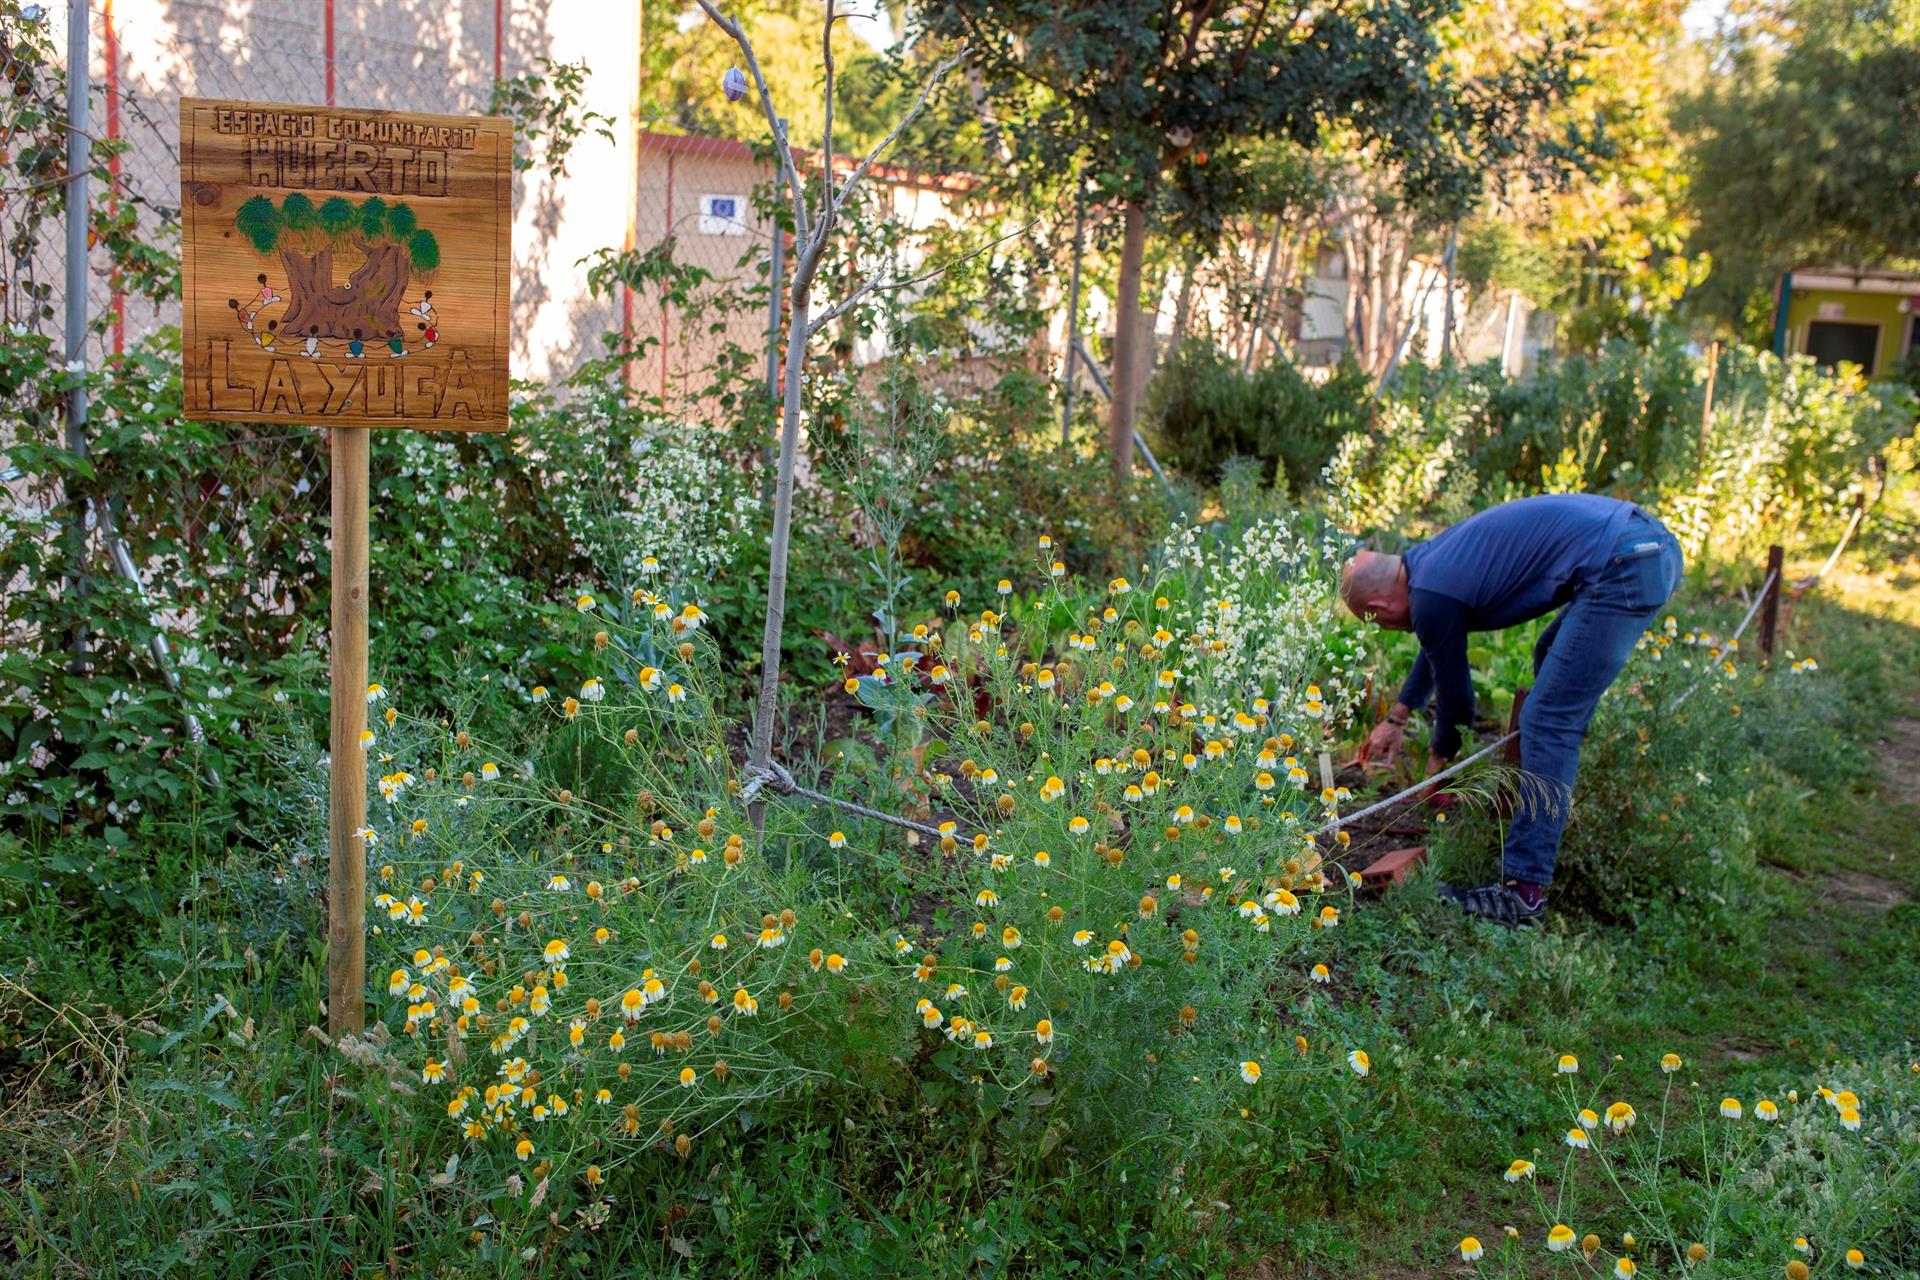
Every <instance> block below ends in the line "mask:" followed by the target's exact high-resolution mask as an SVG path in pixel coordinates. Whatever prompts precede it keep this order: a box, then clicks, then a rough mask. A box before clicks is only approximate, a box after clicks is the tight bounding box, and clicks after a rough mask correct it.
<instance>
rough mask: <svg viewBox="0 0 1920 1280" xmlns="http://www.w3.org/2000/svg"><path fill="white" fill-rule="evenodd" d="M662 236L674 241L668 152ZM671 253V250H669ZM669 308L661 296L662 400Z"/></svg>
mask: <svg viewBox="0 0 1920 1280" xmlns="http://www.w3.org/2000/svg"><path fill="white" fill-rule="evenodd" d="M669 145H671V144H669ZM661 234H662V235H663V236H664V237H665V238H666V239H668V240H671V239H673V152H672V151H671V150H669V151H668V152H667V221H666V225H665V226H664V227H663V228H662V229H661ZM669 252H671V250H669ZM671 318H672V317H671V315H670V314H669V309H668V307H667V296H666V294H665V292H664V291H663V292H662V293H661V295H660V398H661V399H662V400H664V399H666V398H667V325H668V322H669V321H670V320H671Z"/></svg>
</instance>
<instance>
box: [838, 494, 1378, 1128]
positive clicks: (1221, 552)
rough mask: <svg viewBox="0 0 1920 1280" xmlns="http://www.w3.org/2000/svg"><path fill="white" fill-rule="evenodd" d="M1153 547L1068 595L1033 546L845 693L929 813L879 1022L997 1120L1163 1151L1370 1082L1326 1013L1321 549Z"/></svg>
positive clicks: (1071, 585)
mask: <svg viewBox="0 0 1920 1280" xmlns="http://www.w3.org/2000/svg"><path fill="white" fill-rule="evenodd" d="M1159 561H1160V564H1159V567H1157V568H1153V567H1149V568H1148V569H1146V570H1145V571H1144V572H1143V573H1142V575H1141V577H1140V579H1139V580H1138V581H1130V580H1128V579H1126V578H1115V579H1112V580H1110V581H1108V582H1107V583H1105V584H1104V586H1102V585H1101V584H1098V583H1094V584H1085V585H1082V584H1079V583H1077V582H1075V581H1073V580H1071V579H1070V578H1068V577H1066V576H1065V575H1064V574H1063V573H1062V566H1060V565H1059V564H1058V562H1056V561H1054V560H1053V558H1052V547H1051V544H1050V540H1048V539H1042V540H1041V543H1040V545H1039V546H1038V547H1037V548H1036V552H1035V558H1034V560H1033V562H1032V564H1031V565H1030V566H1028V567H1027V568H1026V569H1024V570H1021V571H1019V572H1018V575H1017V577H1018V585H1017V586H1016V576H1015V575H1014V574H1012V573H1010V574H1009V576H1008V577H1007V578H1006V579H1004V580H1003V582H1002V586H1001V588H1000V591H1001V594H1000V596H999V597H998V598H997V599H995V600H994V601H992V602H991V603H989V604H988V607H985V608H978V607H974V606H976V605H977V604H978V603H979V602H968V601H964V600H960V599H957V598H953V599H950V609H951V613H952V616H951V617H950V618H949V619H947V620H944V621H943V622H941V623H939V624H936V625H932V626H923V627H919V628H916V629H915V632H914V633H913V636H912V637H911V639H912V643H911V644H909V645H906V646H903V648H902V650H901V651H900V652H898V653H895V654H891V655H882V657H883V659H884V660H883V661H882V662H880V663H879V664H878V666H879V669H878V671H876V672H875V673H874V674H870V675H862V676H858V677H853V678H850V679H849V680H848V682H847V683H848V686H849V688H850V690H853V691H855V692H857V693H858V694H859V696H860V698H861V700H862V701H863V702H865V703H866V704H867V705H869V706H871V707H873V708H875V710H876V711H877V712H879V713H880V715H881V717H882V718H883V723H884V724H885V725H887V726H890V728H889V730H888V731H889V732H891V733H892V734H894V736H895V737H896V739H897V740H898V743H897V745H900V746H909V747H910V749H911V750H913V751H916V752H918V753H921V754H922V755H923V756H924V758H925V759H926V760H927V761H928V762H929V763H928V764H927V765H926V772H927V775H928V776H927V779H926V795H927V803H926V809H927V816H928V818H929V819H931V820H934V821H938V822H939V823H940V827H939V830H940V835H939V837H938V838H937V840H936V841H934V842H933V843H935V844H936V845H937V854H935V853H925V854H923V855H921V856H924V857H927V858H929V859H931V860H932V862H933V868H934V875H933V884H934V886H935V887H934V888H933V890H932V892H930V893H929V894H928V895H927V901H926V903H925V904H924V905H925V906H926V907H928V909H929V911H928V918H927V920H926V921H925V922H924V923H921V924H913V923H909V922H905V921H903V922H901V927H900V937H899V940H898V941H897V942H896V944H895V946H896V949H897V951H898V953H899V957H898V959H897V961H896V966H897V969H898V970H899V972H900V973H901V974H902V975H903V978H905V979H906V981H903V982H902V983H901V984H900V985H901V987H902V988H904V990H903V991H902V994H899V995H895V996H894V997H893V1000H894V1004H895V1009H894V1013H895V1016H897V1017H898V1018H899V1019H901V1020H902V1022H903V1023H905V1024H906V1025H907V1026H908V1027H909V1028H911V1029H912V1030H913V1031H914V1033H915V1034H916V1035H917V1036H919V1037H920V1038H921V1048H922V1052H923V1055H924V1056H925V1057H926V1058H927V1059H929V1060H930V1061H931V1063H932V1064H933V1065H934V1066H935V1067H936V1068H937V1069H938V1070H940V1071H941V1072H943V1073H944V1074H946V1075H947V1076H948V1077H950V1079H951V1082H952V1084H953V1085H954V1086H955V1087H956V1088H957V1089H958V1090H960V1091H962V1092H964V1094H966V1095H970V1096H971V1097H972V1098H974V1099H975V1100H977V1101H978V1102H980V1103H981V1104H982V1105H984V1106H986V1107H987V1108H988V1109H989V1110H991V1111H1001V1110H1005V1111H1006V1112H1007V1113H1008V1114H1011V1115H1016V1116H1017V1115H1019V1114H1021V1113H1022V1112H1026V1111H1029V1110H1030V1109H1031V1108H1034V1107H1042V1106H1045V1107H1051V1108H1054V1109H1055V1111H1054V1114H1058V1115H1062V1116H1064V1117H1066V1118H1067V1119H1068V1120H1069V1121H1074V1122H1084V1123H1086V1124H1088V1126H1089V1128H1088V1130H1087V1131H1088V1132H1112V1131H1115V1130H1118V1131H1120V1132H1123V1133H1125V1134H1126V1135H1129V1136H1130V1137H1131V1139H1133V1140H1135V1141H1156V1142H1157V1141H1164V1140H1166V1139H1167V1138H1168V1137H1169V1136H1173V1137H1175V1138H1178V1137H1179V1135H1184V1134H1191V1133H1192V1132H1193V1131H1194V1129H1193V1126H1195V1125H1203V1126H1204V1125H1212V1124H1217V1123H1220V1122H1222V1121H1223V1120H1226V1119H1228V1118H1231V1117H1235V1116H1246V1117H1251V1116H1253V1115H1254V1114H1255V1113H1256V1110H1258V1111H1260V1112H1262V1113H1264V1114H1265V1115H1268V1116H1271V1115H1272V1114H1274V1113H1275V1112H1277V1111H1278V1110H1279V1109H1281V1108H1282V1107H1299V1106H1300V1105H1301V1104H1302V1102H1303V1101H1305V1100H1309V1099H1311V1100H1315V1102H1314V1103H1313V1104H1311V1105H1309V1106H1307V1107H1306V1108H1304V1111H1312V1110H1314V1109H1316V1107H1317V1105H1318V1104H1319V1103H1325V1102H1330V1100H1331V1099H1333V1098H1334V1097H1335V1096H1337V1095H1346V1094H1353V1093H1356V1092H1358V1091H1360V1090H1363V1089H1365V1088H1366V1087H1367V1085H1366V1081H1365V1077H1366V1076H1367V1075H1368V1074H1369V1073H1370V1072H1371V1069H1372V1064H1371V1059H1370V1058H1369V1057H1368V1056H1367V1053H1366V1047H1365V1046H1362V1045H1354V1044H1348V1043H1345V1042H1344V1040H1341V1039H1338V1038H1333V1037H1323V1036H1321V1035H1319V1034H1318V1030H1319V1024H1318V1022H1317V1018H1318V1014H1317V1013H1316V1011H1315V1005H1316V1002H1320V1001H1323V1000H1325V999H1327V998H1328V995H1327V993H1329V992H1330V991H1333V990H1337V989H1338V985H1339V983H1340V981H1341V976H1340V964H1339V956H1338V951H1337V948H1336V947H1335V945H1334V943H1335V939H1336V938H1337V937H1338V936H1339V935H1338V925H1339V922H1340V918H1341V915H1342V913H1343V912H1345V911H1348V910H1350V909H1351V905H1352V899H1351V889H1350V887H1349V886H1348V884H1347V883H1346V881H1345V880H1344V879H1343V878H1341V877H1340V875H1339V873H1338V872H1337V871H1334V870H1332V869H1331V868H1330V867H1329V866H1328V865H1326V864H1324V863H1323V854H1322V851H1321V849H1320V848H1319V846H1318V845H1317V844H1316V843H1315V842H1314V840H1313V839H1312V832H1313V830H1314V828H1315V827H1317V826H1319V825H1320V824H1322V823H1324V822H1325V821H1326V820H1327V819H1328V818H1329V817H1330V816H1331V815H1333V814H1335V813H1337V812H1338V811H1339V809H1340V807H1341V806H1342V805H1343V804H1344V803H1345V802H1346V800H1347V799H1348V797H1347V796H1346V794H1345V792H1344V791H1343V790H1337V789H1333V788H1323V786H1322V779H1321V774H1320V763H1319V753H1320V752H1321V751H1322V750H1323V749H1326V748H1328V747H1329V746H1330V743H1331V740H1332V737H1333V735H1334V734H1335V733H1336V732H1337V731H1338V730H1339V729H1340V728H1341V727H1343V726H1345V725H1346V724H1347V723H1348V721H1349V718H1350V714H1351V707H1352V702H1353V697H1352V691H1353V686H1354V676H1353V671H1352V670H1351V669H1349V667H1347V666H1346V665H1343V664H1344V663H1345V662H1346V661H1347V655H1346V654H1345V653H1344V652H1343V651H1342V650H1341V649H1340V648H1339V647H1338V644H1337V643H1336V640H1337V637H1336V632H1337V630H1338V628H1337V627H1336V625H1335V621H1334V614H1333V610H1334V608H1335V600H1334V590H1333V588H1334V584H1335V575H1336V573H1337V565H1338V551H1337V549H1336V548H1335V547H1333V546H1332V545H1330V544H1326V543H1322V542H1319V541H1317V540H1315V539H1313V538H1311V537H1309V536H1307V535H1306V534H1305V533H1303V532H1302V531H1301V530H1299V529H1298V528H1296V527H1294V526H1291V525H1289V524H1287V523H1285V522H1282V521H1279V520H1273V521H1266V522H1261V523H1259V524H1256V525H1255V526H1254V527H1253V528H1251V529H1250V530H1249V531H1248V532H1247V534H1246V535H1245V537H1244V538H1243V539H1241V540H1240V541H1239V542H1238V543H1237V544H1235V545H1232V546H1219V545H1215V544H1212V543H1210V542H1209V541H1208V539H1207V538H1206V536H1205V535H1204V534H1202V533H1200V532H1198V531H1193V530H1182V531H1177V532H1176V533H1174V534H1173V535H1171V536H1170V537H1169V538H1168V539H1167V541H1166V543H1165V544H1164V546H1163V547H1162V549H1161V555H1160V557H1159ZM1003 610H1004V611H1005V612H1003ZM930 747H931V748H932V749H929V748H930ZM1022 1093H1026V1094H1028V1095H1029V1096H1028V1100H1027V1102H1026V1103H1025V1104H1024V1105H1023V1104H1022V1103H1021V1102H1020V1098H1019V1095H1021V1094H1022ZM1054 1137H1055V1138H1057V1137H1058V1135H1057V1133H1056V1134H1055V1135H1054ZM1041 1141H1042V1142H1043V1143H1045V1142H1046V1141H1047V1140H1046V1139H1044V1138H1043V1139H1041Z"/></svg>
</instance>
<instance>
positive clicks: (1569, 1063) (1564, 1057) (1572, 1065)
mask: <svg viewBox="0 0 1920 1280" xmlns="http://www.w3.org/2000/svg"><path fill="white" fill-rule="evenodd" d="M1554 1070H1555V1071H1556V1072H1557V1073H1559V1074H1560V1075H1563V1076H1570V1075H1573V1074H1575V1073H1576V1072H1578V1071H1579V1070H1580V1059H1578V1058H1576V1057H1574V1056H1573V1055H1572V1054H1570V1053H1563V1054H1561V1055H1560V1061H1559V1062H1558V1063H1557V1064H1555V1066H1554Z"/></svg>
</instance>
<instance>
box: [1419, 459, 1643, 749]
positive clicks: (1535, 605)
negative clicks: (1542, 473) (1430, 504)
mask: <svg viewBox="0 0 1920 1280" xmlns="http://www.w3.org/2000/svg"><path fill="white" fill-rule="evenodd" d="M1634 510H1635V507H1634V505H1633V504H1632V503H1630V502H1621V501H1619V500H1618V499H1615V498H1603V497H1601V496H1600V495H1598V494H1591V493H1566V494H1543V495H1541V496H1539V497H1534V498H1522V499H1520V500H1519V501H1517V502H1508V503H1503V504H1501V505H1500V506H1497V507H1490V508H1488V509H1487V510H1485V511H1482V512H1480V513H1479V514H1478V515H1475V516H1472V517H1470V518H1468V519H1466V520H1463V521H1461V522H1460V523H1459V524H1457V525H1454V526H1453V527H1452V528H1451V529H1446V530H1443V531H1442V532H1440V533H1438V534H1436V535H1435V536H1434V537H1432V538H1430V539H1428V540H1427V541H1425V542H1422V543H1420V544H1419V545H1417V546H1414V547H1410V548H1408V549H1407V551H1406V553H1405V556H1404V560H1405V562H1406V568H1407V594H1408V598H1409V602H1410V604H1411V606H1412V613H1413V633H1414V635H1415V636H1416V637H1418V638H1419V641H1420V657H1419V658H1418V659H1417V660H1416V661H1415V662H1414V664H1413V670H1412V671H1411V672H1410V673H1409V674H1408V676H1407V682H1406V684H1405V685H1404V686H1403V687H1402V688H1401V690H1400V701H1401V702H1403V703H1405V704H1406V705H1407V706H1409V707H1413V708H1419V707H1424V706H1425V705H1426V704H1427V699H1428V696H1429V695H1430V694H1432V693H1434V692H1435V691H1436V689H1437V691H1438V694H1439V698H1438V703H1439V705H1438V706H1437V707H1436V708H1435V712H1436V714H1435V718H1434V733H1433V751H1434V753H1435V754H1437V755H1440V756H1442V757H1447V756H1451V755H1453V754H1454V752H1456V751H1458V750H1459V749H1460V733H1461V730H1462V729H1463V728H1465V727H1466V726H1469V725H1471V724H1472V723H1473V678H1472V674H1471V672H1470V671H1469V670H1468V667H1467V633H1468V632H1471V631H1498V630H1499V629H1501V628H1502V627H1510V626H1513V625H1514V624H1515V623H1520V622H1526V621H1529V620H1530V619H1533V618H1538V617H1540V616H1541V615H1542V614H1545V613H1550V612H1552V611H1553V610H1554V609H1557V608H1559V607H1560V606H1561V605H1563V604H1566V603H1567V602H1568V601H1569V600H1571V599H1572V598H1573V593H1574V592H1575V591H1576V590H1577V589H1578V588H1579V586H1580V584H1581V582H1582V581H1583V580H1584V579H1585V578H1586V576H1587V575H1588V574H1590V573H1592V572H1593V571H1594V570H1596V569H1598V568H1599V567H1601V565H1602V564H1603V563H1604V562H1605V560H1606V558H1607V555H1608V553H1609V552H1610V551H1611V550H1612V548H1613V544H1614V541H1615V540H1616V539H1617V538H1618V537H1619V535H1620V532H1621V530H1622V528H1623V527H1624V526H1625V525H1626V523H1627V520H1628V518H1629V517H1630V516H1632V515H1633V513H1634Z"/></svg>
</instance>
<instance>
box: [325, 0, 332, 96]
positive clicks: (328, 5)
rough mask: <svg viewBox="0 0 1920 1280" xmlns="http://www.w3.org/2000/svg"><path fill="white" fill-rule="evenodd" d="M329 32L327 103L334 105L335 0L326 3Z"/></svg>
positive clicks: (326, 20) (327, 28)
mask: <svg viewBox="0 0 1920 1280" xmlns="http://www.w3.org/2000/svg"><path fill="white" fill-rule="evenodd" d="M325 22H326V33H327V105H328V106H332V105H333V0H327V3H326V18H325Z"/></svg>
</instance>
